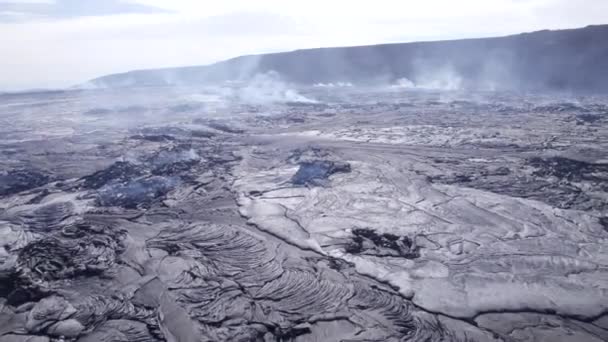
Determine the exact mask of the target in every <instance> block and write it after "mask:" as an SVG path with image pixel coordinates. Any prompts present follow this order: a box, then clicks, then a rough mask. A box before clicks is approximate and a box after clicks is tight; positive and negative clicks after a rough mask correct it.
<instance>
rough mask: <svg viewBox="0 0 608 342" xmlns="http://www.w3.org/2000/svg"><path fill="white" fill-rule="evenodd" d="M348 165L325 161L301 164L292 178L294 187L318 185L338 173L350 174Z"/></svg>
mask: <svg viewBox="0 0 608 342" xmlns="http://www.w3.org/2000/svg"><path fill="white" fill-rule="evenodd" d="M350 171H351V168H350V164H348V163H342V162H333V161H327V160H316V161H312V162H301V163H300V168H299V169H298V172H296V174H295V175H294V176H293V177H292V179H291V182H292V183H293V184H295V185H319V184H321V183H323V182H324V181H327V179H328V178H329V176H331V175H333V174H334V173H338V172H343V173H346V172H350Z"/></svg>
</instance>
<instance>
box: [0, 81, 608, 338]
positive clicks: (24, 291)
mask: <svg viewBox="0 0 608 342" xmlns="http://www.w3.org/2000/svg"><path fill="white" fill-rule="evenodd" d="M296 91H297V94H298V98H297V99H296V101H293V100H292V99H285V98H279V99H273V98H265V99H264V101H248V100H247V98H246V96H241V97H238V96H236V97H234V96H232V97H229V98H226V97H224V96H225V94H226V92H222V91H218V89H217V88H212V87H208V88H204V87H199V88H178V87H171V88H169V87H149V88H138V89H115V90H110V89H106V90H103V89H99V90H73V91H71V90H70V91H59V92H47V93H45V92H40V93H23V94H3V95H0V154H1V156H0V242H2V244H1V245H0V342H26V341H27V342H50V341H57V342H59V341H80V342H95V341H106V342H119V341H124V342H130V341H140V342H143V341H171V342H173V341H175V342H178V341H179V342H182V341H183V342H190V341H192V342H194V341H265V342H269V341H296V342H303V341H320V342H327V341H446V342H457V341H463V342H464V341H505V342H507V341H513V342H518V341H552V342H559V341H582V342H586V341H589V342H595V341H597V342H600V341H607V340H608V97H602V96H591V95H588V96H573V95H563V94H516V93H497V92H460V91H431V90H413V89H398V88H389V87H387V88H357V87H335V88H319V87H316V88H315V87H309V88H304V87H303V88H302V89H297V90H293V91H291V92H290V94H293V93H295V92H296Z"/></svg>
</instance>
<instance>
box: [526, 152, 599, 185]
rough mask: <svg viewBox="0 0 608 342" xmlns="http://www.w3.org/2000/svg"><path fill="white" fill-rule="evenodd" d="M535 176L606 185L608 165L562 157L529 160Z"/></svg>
mask: <svg viewBox="0 0 608 342" xmlns="http://www.w3.org/2000/svg"><path fill="white" fill-rule="evenodd" d="M528 164H530V165H531V166H533V167H535V168H536V171H534V175H535V176H540V177H557V178H560V179H566V180H568V181H571V182H572V181H580V180H587V181H592V182H600V183H604V182H607V183H608V164H594V163H588V162H584V161H579V160H574V159H570V158H564V157H551V158H539V157H535V158H531V159H530V160H528Z"/></svg>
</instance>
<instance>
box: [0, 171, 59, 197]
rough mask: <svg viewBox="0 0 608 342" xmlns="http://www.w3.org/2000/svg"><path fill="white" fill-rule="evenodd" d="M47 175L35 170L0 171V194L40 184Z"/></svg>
mask: <svg viewBox="0 0 608 342" xmlns="http://www.w3.org/2000/svg"><path fill="white" fill-rule="evenodd" d="M48 182H49V177H48V176H47V175H45V174H43V173H41V172H38V171H35V170H12V171H8V172H7V173H0V196H7V195H12V194H16V193H19V192H21V191H25V190H30V189H34V188H37V187H39V186H42V185H44V184H46V183H48Z"/></svg>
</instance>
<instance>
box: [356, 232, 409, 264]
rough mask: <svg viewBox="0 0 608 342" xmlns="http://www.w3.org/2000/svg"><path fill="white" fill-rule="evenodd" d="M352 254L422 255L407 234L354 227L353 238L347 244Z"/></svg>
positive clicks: (406, 256) (407, 256) (405, 256)
mask: <svg viewBox="0 0 608 342" xmlns="http://www.w3.org/2000/svg"><path fill="white" fill-rule="evenodd" d="M345 251H346V252H347V253H350V254H365V255H375V256H394V257H403V258H407V259H415V258H418V257H420V253H419V251H418V247H416V245H415V243H414V242H413V241H412V239H410V238H409V237H407V236H397V235H394V234H387V233H385V234H378V233H376V232H375V231H374V230H372V229H361V228H357V229H353V240H352V241H351V242H350V243H349V244H348V245H347V246H346V248H345Z"/></svg>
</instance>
